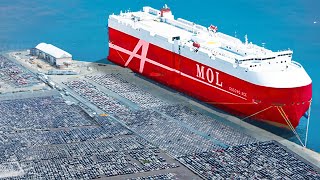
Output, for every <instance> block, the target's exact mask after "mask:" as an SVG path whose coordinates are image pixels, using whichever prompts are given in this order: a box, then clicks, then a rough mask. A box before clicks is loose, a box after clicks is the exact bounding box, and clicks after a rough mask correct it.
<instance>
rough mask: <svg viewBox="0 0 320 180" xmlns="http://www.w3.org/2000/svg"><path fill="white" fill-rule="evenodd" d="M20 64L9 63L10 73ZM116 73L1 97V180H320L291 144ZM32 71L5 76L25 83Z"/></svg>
mask: <svg viewBox="0 0 320 180" xmlns="http://www.w3.org/2000/svg"><path fill="white" fill-rule="evenodd" d="M0 57H1V56H0ZM1 61H8V63H1ZM11 65H14V64H11V62H10V61H9V60H8V59H3V60H1V59H0V66H1V67H0V72H2V70H5V72H10V71H11V69H10V68H11ZM1 68H2V69H1ZM14 68H15V67H14ZM18 68H21V67H18ZM106 68H108V67H107V66H106ZM111 69H112V73H103V74H101V73H98V74H91V75H86V76H82V77H81V76H74V77H72V76H71V77H70V78H69V77H63V78H59V77H58V76H52V77H51V78H52V80H53V81H54V82H55V83H57V85H59V86H60V87H61V89H60V91H56V90H50V91H42V90H41V92H40V91H37V92H36V93H32V92H23V93H22V92H19V93H7V94H5V95H4V94H2V95H0V115H1V118H0V179H2V178H5V179H96V178H102V179H115V180H118V179H119V180H120V179H132V180H133V179H137V180H138V179H139V180H140V179H200V178H203V179H228V178H229V179H305V178H307V179H320V170H319V168H317V167H315V166H313V165H312V164H310V163H308V162H307V161H305V160H304V159H302V158H301V157H299V156H298V155H297V154H296V153H294V152H292V151H290V150H288V149H287V148H286V147H284V146H283V145H281V144H279V143H277V142H275V141H265V140H262V139H263V138H255V137H253V136H252V134H249V133H248V131H242V129H241V128H240V127H239V126H237V125H235V124H233V123H232V122H230V121H227V120H226V119H224V118H221V117H218V116H217V115H213V114H212V113H210V112H208V111H207V110H204V109H201V108H199V107H195V106H194V104H192V103H189V101H190V99H187V100H184V98H181V96H180V95H179V94H178V93H175V92H168V91H166V90H164V91H163V90H161V87H160V88H159V86H158V85H157V84H153V83H150V82H149V81H145V80H141V79H140V78H138V77H133V76H134V74H133V73H128V72H126V71H119V72H121V73H122V74H121V73H117V72H118V71H117V69H116V68H111ZM21 70H22V69H21ZM115 72H116V73H115ZM24 73H29V72H27V71H24V70H22V71H20V70H19V69H18V70H17V69H14V71H13V74H12V73H11V74H10V73H9V74H5V73H3V74H1V75H2V77H4V80H3V81H5V83H7V84H12V86H17V87H18V86H19V87H20V86H24V85H26V86H27V85H28V83H27V84H22V85H19V83H18V84H15V81H16V80H17V79H19V77H21V76H20V75H21V74H23V75H24ZM86 73H87V74H90V72H89V71H86ZM30 75H31V76H30V77H33V74H30ZM23 77H24V76H23ZM0 78H1V77H0ZM55 78H59V79H55ZM27 79H28V78H27ZM137 79H139V80H137ZM32 80H34V79H33V78H30V85H32V84H33V81H32ZM26 82H28V81H26ZM35 83H36V82H35ZM140 84H141V86H140ZM66 100H68V102H66ZM258 139H259V140H258Z"/></svg>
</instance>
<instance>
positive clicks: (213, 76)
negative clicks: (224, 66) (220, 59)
mask: <svg viewBox="0 0 320 180" xmlns="http://www.w3.org/2000/svg"><path fill="white" fill-rule="evenodd" d="M196 65H197V77H198V78H201V79H203V80H206V81H208V82H209V83H210V84H212V83H214V84H215V85H217V86H220V87H222V82H221V81H220V80H219V72H217V71H213V70H212V69H211V68H205V67H204V66H200V65H199V64H196Z"/></svg>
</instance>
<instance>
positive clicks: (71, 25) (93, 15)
mask: <svg viewBox="0 0 320 180" xmlns="http://www.w3.org/2000/svg"><path fill="white" fill-rule="evenodd" d="M165 3H166V4H168V6H169V7H170V8H171V9H172V11H173V14H174V15H175V17H181V18H184V19H188V20H190V21H194V22H197V23H199V24H201V25H204V26H209V25H210V24H213V25H217V26H218V27H219V31H222V32H224V33H226V34H229V35H232V36H237V37H238V38H240V39H242V40H243V41H244V36H245V35H246V34H247V35H248V38H249V41H252V42H253V43H255V44H258V45H262V44H264V45H265V47H267V48H269V49H271V50H284V49H288V48H290V49H291V50H293V51H294V54H293V59H294V60H295V61H298V62H300V63H301V64H302V65H303V66H304V68H305V69H306V71H307V72H308V74H309V75H310V76H311V78H312V80H313V101H312V107H311V114H310V125H309V132H308V143H307V147H308V148H310V149H312V150H315V151H318V152H320V140H319V137H320V77H319V70H320V60H319V56H320V34H319V32H320V11H319V7H320V1H315V0H282V1H279V0H272V1H264V0H238V1H234V0H225V1H212V0H203V1H184V0H167V1H150V0H132V1H127V0H126V1H125V0H117V1H111V0H92V1H88V0H68V1H63V0H47V1H41V0H32V1H25V0H10V1H5V0H2V1H0V51H5V50H11V49H25V48H30V47H34V46H35V45H37V44H38V43H40V42H46V43H51V44H54V45H56V46H58V47H60V48H62V49H64V50H66V51H68V52H70V53H71V54H72V55H73V57H74V59H76V60H80V61H92V62H94V61H104V60H105V58H106V56H107V54H108V38H107V33H108V31H107V28H106V26H107V19H108V15H109V14H112V13H119V12H120V10H123V11H127V10H131V11H136V10H141V9H142V7H143V6H146V5H148V6H152V7H155V8H161V7H162V6H163V5H164V4H165ZM292 80H293V81H294V79H292ZM306 126H307V119H306V118H302V119H301V123H300V125H299V126H298V128H297V131H298V133H299V134H300V136H301V137H302V140H303V141H304V139H305V134H306ZM284 136H285V135H284ZM287 138H288V139H290V140H291V141H294V142H296V143H299V142H298V140H297V139H296V137H294V136H291V137H290V136H288V137H287Z"/></svg>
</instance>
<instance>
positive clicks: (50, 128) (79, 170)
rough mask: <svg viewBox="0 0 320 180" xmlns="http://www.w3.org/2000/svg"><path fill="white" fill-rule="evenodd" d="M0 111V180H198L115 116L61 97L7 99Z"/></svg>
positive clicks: (1, 102)
mask: <svg viewBox="0 0 320 180" xmlns="http://www.w3.org/2000/svg"><path fill="white" fill-rule="evenodd" d="M0 107H1V108H0V111H1V113H2V114H3V116H2V118H1V126H0V152H1V153H0V178H9V179H93V178H99V177H103V178H108V177H110V178H111V179H113V177H119V178H120V179H121V176H123V177H125V178H128V179H129V178H136V177H137V178H138V177H143V176H141V175H142V173H144V172H148V173H149V174H150V176H159V177H162V176H163V177H166V178H167V179H170V177H171V175H170V176H167V174H169V173H174V174H175V175H174V176H175V177H183V176H186V175H185V174H187V175H188V176H190V177H192V176H194V174H193V173H192V172H190V171H188V170H187V169H186V168H185V167H184V166H181V165H180V163H179V162H178V161H176V160H173V159H172V158H170V157H169V156H167V155H166V154H164V152H163V151H161V150H160V149H159V148H157V147H156V146H154V145H152V144H150V143H149V142H148V141H146V140H144V139H143V138H141V137H139V136H137V135H135V134H134V133H133V132H132V131H131V130H129V129H127V128H126V127H124V126H122V125H121V124H119V123H118V122H116V121H114V120H113V119H112V118H110V117H108V116H97V117H90V116H88V115H87V114H86V113H85V112H84V111H83V110H82V109H81V108H80V107H79V106H77V105H75V104H72V105H68V104H66V103H65V102H64V100H63V98H62V97H61V96H57V95H56V96H45V97H43V96H41V97H32V96H31V97H27V98H19V99H12V100H8V98H6V99H5V100H2V101H0ZM180 171H181V172H183V173H179V172H180ZM185 172H187V173H185ZM10 176H11V177H10ZM172 177H173V176H172Z"/></svg>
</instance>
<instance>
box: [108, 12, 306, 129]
mask: <svg viewBox="0 0 320 180" xmlns="http://www.w3.org/2000/svg"><path fill="white" fill-rule="evenodd" d="M108 30H109V56H108V59H109V60H110V61H111V62H113V63H116V64H118V65H121V66H123V67H127V68H130V69H132V70H133V71H134V72H136V73H140V74H142V75H143V76H146V77H148V78H151V79H153V80H155V81H157V82H160V83H162V84H165V85H167V86H169V87H172V88H174V89H176V90H178V91H181V92H183V93H186V94H188V95H190V96H193V97H195V98H197V99H199V100H201V101H204V102H206V103H208V104H212V105H214V106H215V107H217V108H219V109H222V110H224V111H226V112H229V113H231V114H234V115H237V116H240V117H243V118H251V119H254V120H260V121H264V122H267V123H270V124H272V125H275V126H279V127H285V128H290V129H292V128H293V129H294V128H295V127H296V126H297V125H298V124H299V121H300V118H301V117H302V116H303V115H304V113H305V112H306V111H307V110H308V108H309V106H310V104H311V98H312V81H311V79H310V77H309V75H308V74H307V73H306V71H305V70H304V68H303V67H302V66H301V65H300V64H299V63H297V62H295V61H293V60H292V53H293V52H292V51H291V50H285V51H277V52H274V51H271V50H268V49H266V48H264V47H260V46H258V45H255V44H252V43H251V42H250V43H249V42H248V40H247V38H246V40H245V42H241V41H240V40H239V39H237V38H235V37H232V36H229V35H226V34H224V33H221V32H218V28H217V27H216V26H214V25H210V26H209V27H204V26H201V25H198V24H196V23H194V22H190V21H187V20H184V19H181V18H178V19H175V18H174V16H173V14H172V12H171V10H170V8H168V7H167V6H164V7H163V8H162V9H161V10H157V9H154V8H151V7H143V10H142V11H138V12H125V13H122V12H120V14H119V15H114V14H113V15H110V16H109V19H108Z"/></svg>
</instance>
